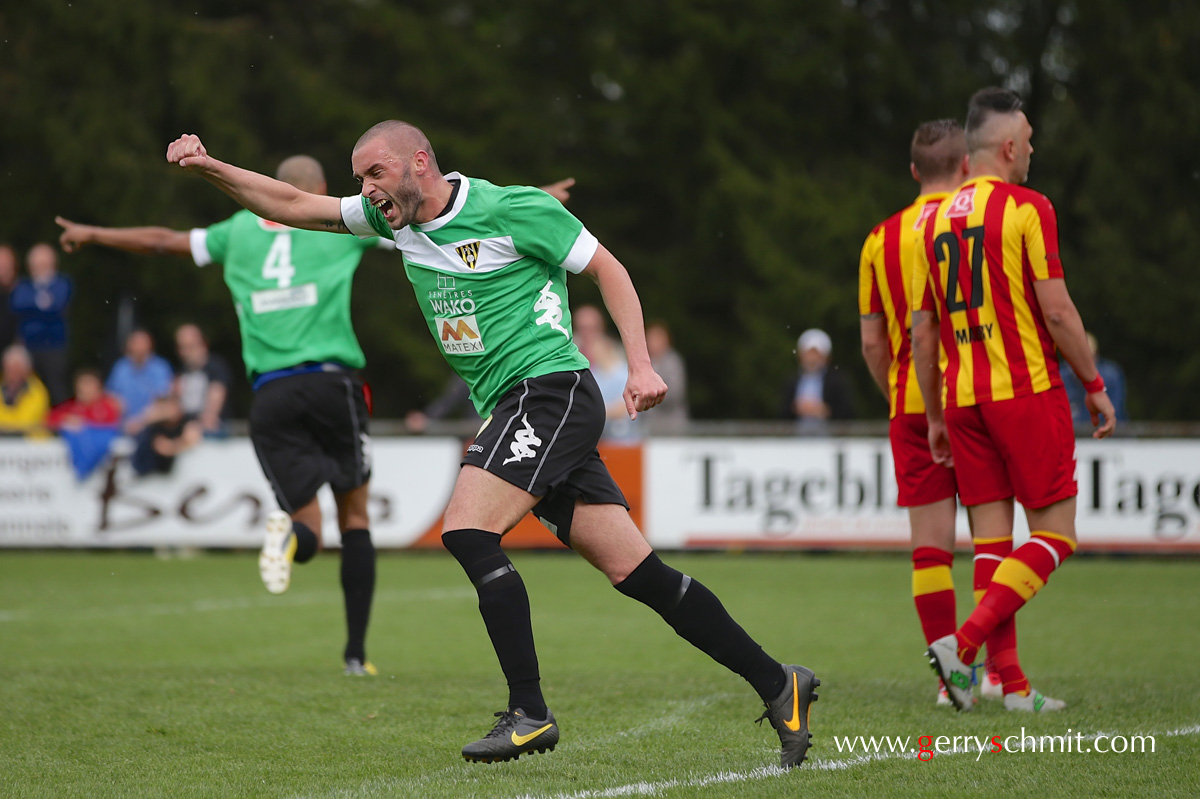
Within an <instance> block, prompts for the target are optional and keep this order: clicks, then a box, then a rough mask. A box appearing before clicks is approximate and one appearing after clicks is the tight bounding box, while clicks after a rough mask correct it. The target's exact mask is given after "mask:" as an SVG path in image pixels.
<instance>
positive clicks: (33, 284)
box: [11, 244, 75, 405]
mask: <svg viewBox="0 0 1200 799" xmlns="http://www.w3.org/2000/svg"><path fill="white" fill-rule="evenodd" d="M25 263H26V266H28V267H29V277H27V278H23V279H22V280H19V281H18V282H17V285H16V286H15V287H14V288H13V292H12V299H11V303H12V309H13V311H14V312H15V313H16V315H17V328H18V333H19V335H20V338H21V341H22V342H23V343H24V344H25V349H27V350H29V354H30V356H32V358H33V369H34V371H35V372H37V373H38V374H39V375H41V378H42V382H44V383H45V384H46V389H47V390H48V391H49V392H50V402H51V403H53V404H56V405H57V404H58V403H60V402H63V401H65V400H67V399H68V398H69V397H70V396H71V386H70V384H69V381H68V377H69V372H70V369H69V364H68V363H67V332H68V331H67V306H68V305H70V303H71V296H72V295H73V294H74V293H75V286H74V284H73V283H72V282H71V278H69V277H67V276H66V275H60V274H59V273H58V253H57V252H55V250H54V248H53V247H51V246H50V245H49V244H35V245H34V246H33V249H31V250H30V251H29V254H28V255H27V256H26V257H25Z"/></svg>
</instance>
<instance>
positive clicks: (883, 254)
mask: <svg viewBox="0 0 1200 799" xmlns="http://www.w3.org/2000/svg"><path fill="white" fill-rule="evenodd" d="M946 196H947V193H946V192H931V193H929V194H922V195H921V196H920V197H918V198H917V199H916V200H915V201H914V202H913V204H912V205H910V206H908V207H907V208H905V209H904V210H902V211H898V212H897V213H895V214H892V215H891V216H889V217H888V218H887V219H885V220H884V221H882V222H880V223H879V224H878V225H876V226H875V229H874V230H872V231H871V235H869V236H867V240H866V242H865V243H864V244H863V248H862V256H861V258H860V259H859V266H858V312H859V313H860V314H862V315H864V316H865V315H866V314H872V313H882V314H883V315H884V317H885V318H886V319H887V332H888V344H889V345H890V346H889V349H890V350H891V354H892V365H891V367H890V368H889V369H888V404H889V406H890V411H889V413H888V418H893V417H895V416H896V414H899V413H925V402H924V401H923V400H922V399H921V390H920V388H918V387H917V378H916V375H915V374H914V372H913V365H912V337H911V331H912V312H911V308H912V284H913V260H914V258H915V257H916V254H917V246H918V241H919V237H920V231H921V228H922V225H923V224H924V222H925V218H926V217H927V216H929V214H931V213H933V211H934V209H935V208H937V206H938V203H939V202H941V201H942V199H943V198H944V197H946Z"/></svg>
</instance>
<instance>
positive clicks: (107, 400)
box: [46, 368, 121, 431]
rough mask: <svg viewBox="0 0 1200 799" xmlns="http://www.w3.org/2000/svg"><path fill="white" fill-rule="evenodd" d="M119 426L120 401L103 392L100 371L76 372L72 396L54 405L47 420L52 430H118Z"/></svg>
mask: <svg viewBox="0 0 1200 799" xmlns="http://www.w3.org/2000/svg"><path fill="white" fill-rule="evenodd" d="M120 423H121V403H120V401H119V400H118V399H117V398H116V397H114V396H113V395H112V394H109V393H108V392H106V391H105V390H104V381H103V380H102V379H101V377H100V371H99V370H97V369H90V368H88V369H80V370H79V371H77V372H76V373H75V396H74V397H72V398H71V399H69V400H67V401H66V402H61V403H59V404H58V405H55V406H54V408H52V409H51V411H50V415H49V416H47V417H46V426H47V427H49V428H50V429H51V430H54V431H59V430H78V429H81V428H83V427H86V426H97V427H117V426H118V425H119V424H120Z"/></svg>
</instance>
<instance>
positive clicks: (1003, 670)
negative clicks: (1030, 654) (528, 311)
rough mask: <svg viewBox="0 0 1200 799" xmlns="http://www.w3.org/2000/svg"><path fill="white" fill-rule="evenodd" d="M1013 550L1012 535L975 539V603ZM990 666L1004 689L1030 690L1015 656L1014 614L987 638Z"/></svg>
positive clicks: (1021, 691)
mask: <svg viewBox="0 0 1200 799" xmlns="http://www.w3.org/2000/svg"><path fill="white" fill-rule="evenodd" d="M1011 554H1012V536H1011V535H1010V536H1005V537H1003V538H977V539H975V604H976V605H978V604H979V602H980V600H982V599H983V595H984V594H985V593H987V588H988V586H989V585H991V582H992V575H994V574H995V573H996V569H997V568H998V567H999V566H1000V564H1001V563H1002V562H1004V559H1005V558H1006V557H1008V556H1009V555H1011ZM987 648H988V660H989V661H991V663H990V665H989V668H992V669H995V670H996V671H998V672H999V673H1000V680H1001V682H1003V683H1004V693H1006V694H1008V693H1013V692H1017V693H1026V692H1028V691H1029V680H1027V679H1026V678H1025V672H1024V671H1022V669H1021V661H1020V659H1019V658H1018V657H1017V617H1016V616H1010V617H1009V618H1007V619H1005V620H1004V621H1002V622H1000V623H999V624H997V625H996V629H994V630H992V634H991V635H989V636H988V639H987Z"/></svg>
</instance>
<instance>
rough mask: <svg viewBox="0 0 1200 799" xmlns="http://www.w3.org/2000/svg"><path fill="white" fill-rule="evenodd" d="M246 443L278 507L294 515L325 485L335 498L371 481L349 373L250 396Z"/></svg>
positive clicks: (360, 407) (291, 382) (280, 382)
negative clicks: (251, 403) (248, 427)
mask: <svg viewBox="0 0 1200 799" xmlns="http://www.w3.org/2000/svg"><path fill="white" fill-rule="evenodd" d="M250 440H251V442H253V444H254V451H255V452H256V453H257V454H258V462H259V464H261V465H262V470H263V473H264V474H265V475H266V476H267V480H268V481H270V483H271V488H272V490H274V492H275V499H276V500H278V501H279V507H281V508H283V509H284V510H285V511H287V512H288V513H295V512H296V511H297V510H298V509H300V508H301V507H303V506H304V505H307V504H308V503H309V502H310V501H311V500H312V499H313V497H315V496H316V495H317V489H319V488H320V487H321V486H322V485H324V484H325V483H328V484H329V487H330V488H332V489H333V491H334V493H336V494H341V493H343V492H346V491H350V490H351V489H354V488H358V487H359V486H361V485H364V484H365V483H366V482H367V480H369V479H370V477H371V458H370V446H371V439H370V436H369V435H368V432H367V402H366V398H365V397H364V396H363V385H362V381H361V380H359V379H358V378H357V377H355V376H354V375H353V374H352V373H350V372H340V371H339V372H312V373H310V374H299V375H292V376H290V377H281V378H279V379H277V380H272V381H270V382H269V383H267V384H266V385H264V386H263V387H262V388H260V389H259V390H258V391H256V392H254V404H253V405H252V406H251V408H250Z"/></svg>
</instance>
